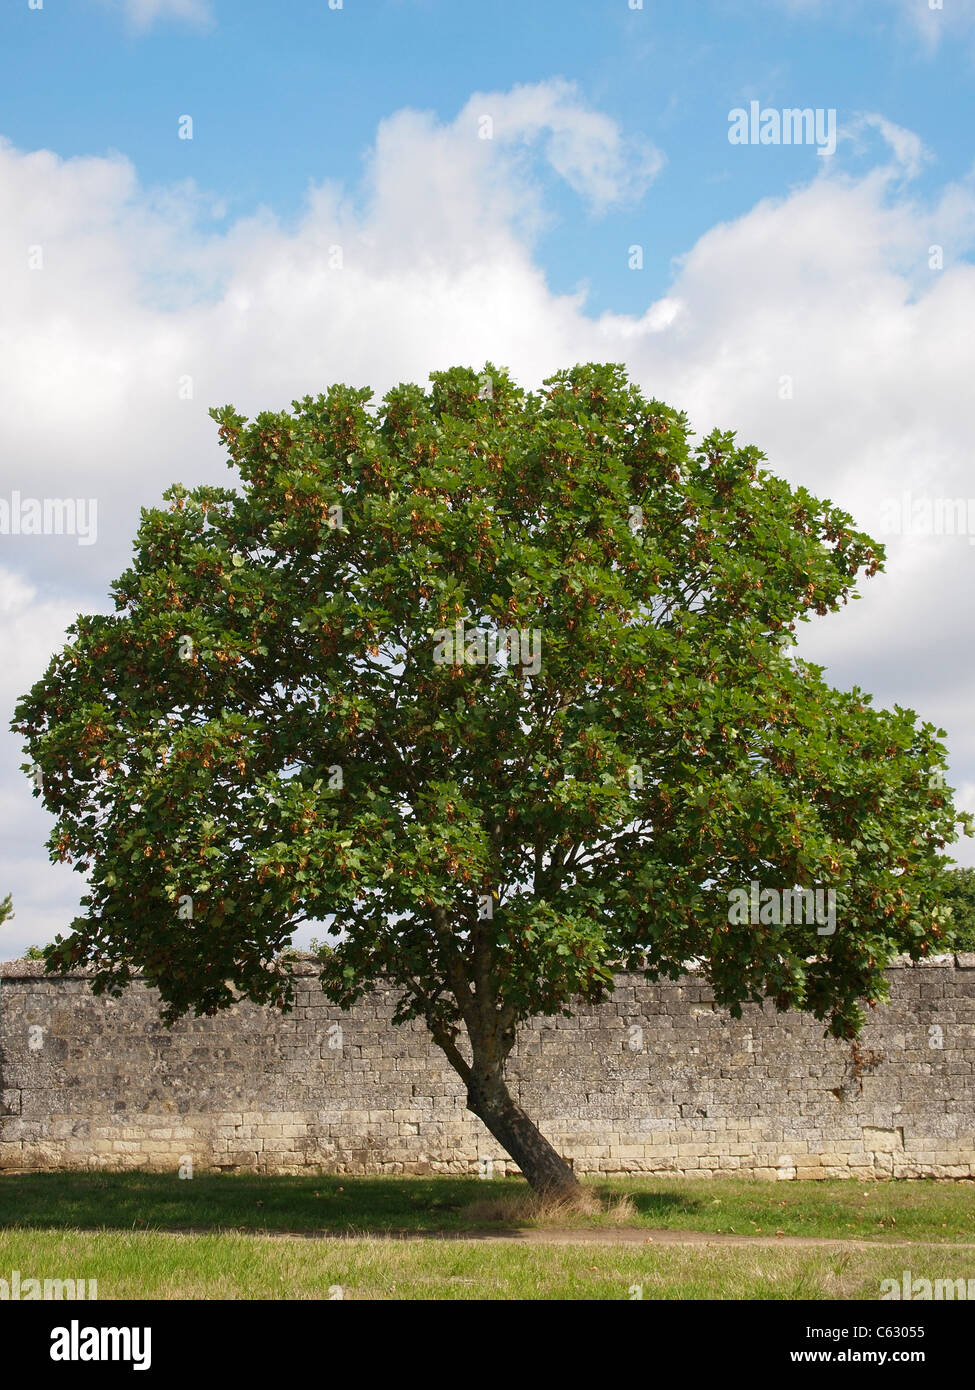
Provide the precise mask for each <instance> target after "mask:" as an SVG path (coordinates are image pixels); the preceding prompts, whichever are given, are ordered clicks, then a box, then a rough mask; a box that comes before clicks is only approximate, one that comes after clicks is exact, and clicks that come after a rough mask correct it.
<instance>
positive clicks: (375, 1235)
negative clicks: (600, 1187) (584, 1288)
mask: <svg viewBox="0 0 975 1390" xmlns="http://www.w3.org/2000/svg"><path fill="white" fill-rule="evenodd" d="M80 1229H84V1228H80ZM98 1229H99V1231H100V1232H103V1231H104V1229H105V1228H104V1227H99V1228H98ZM136 1234H139V1235H158V1236H203V1235H233V1236H255V1237H260V1238H261V1239H263V1240H403V1241H424V1240H444V1241H450V1240H477V1241H483V1242H485V1243H486V1244H521V1245H690V1246H698V1247H700V1246H707V1245H714V1246H718V1245H724V1246H729V1245H730V1246H739V1247H741V1246H769V1245H773V1246H780V1247H791V1248H793V1249H802V1250H815V1249H817V1248H822V1249H824V1250H896V1249H901V1248H903V1249H910V1248H912V1247H916V1246H931V1247H933V1248H935V1249H946V1250H975V1241H938V1240H855V1239H854V1240H844V1239H843V1238H842V1237H837V1236H788V1235H781V1236H777V1235H765V1234H762V1235H751V1236H746V1235H725V1234H722V1233H719V1232H716V1231H674V1230H648V1229H646V1228H644V1227H641V1226H614V1227H606V1226H602V1227H591V1228H585V1227H577V1226H543V1227H534V1226H527V1227H522V1228H520V1229H518V1230H511V1231H498V1230H495V1229H493V1228H489V1229H480V1230H469V1231H403V1230H388V1231H255V1230H252V1229H246V1230H245V1229H242V1228H241V1227H238V1226H220V1227H214V1226H185V1227H184V1226H181V1227H178V1228H175V1229H171V1230H165V1231H161V1230H153V1229H152V1228H145V1229H144V1230H137V1231H136Z"/></svg>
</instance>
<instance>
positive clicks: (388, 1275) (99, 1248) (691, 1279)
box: [0, 1229, 975, 1301]
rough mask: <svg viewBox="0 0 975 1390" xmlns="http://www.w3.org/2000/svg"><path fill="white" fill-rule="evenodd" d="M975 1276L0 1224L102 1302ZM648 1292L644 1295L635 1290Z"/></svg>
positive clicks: (506, 1293) (912, 1264)
mask: <svg viewBox="0 0 975 1390" xmlns="http://www.w3.org/2000/svg"><path fill="white" fill-rule="evenodd" d="M904 1268H909V1269H910V1270H911V1271H912V1274H913V1276H914V1277H915V1278H917V1277H919V1276H923V1277H925V1278H928V1279H931V1280H934V1279H942V1278H943V1279H949V1278H951V1279H959V1278H960V1279H968V1278H970V1277H972V1276H973V1275H975V1260H973V1258H972V1252H971V1251H964V1250H952V1249H951V1248H950V1247H947V1248H945V1247H941V1248H934V1247H930V1246H928V1247H923V1248H919V1247H914V1248H909V1249H908V1250H907V1251H906V1252H904V1253H902V1252H901V1251H899V1250H890V1249H887V1250H883V1249H878V1250H855V1251H842V1250H828V1251H826V1250H823V1249H821V1248H820V1249H817V1250H800V1249H795V1248H788V1249H784V1248H782V1247H779V1248H776V1247H775V1246H755V1247H749V1248H748V1249H746V1250H742V1249H740V1248H735V1249H732V1248H727V1247H713V1246H712V1247H709V1248H689V1247H686V1246H684V1247H680V1246H670V1247H659V1248H656V1249H655V1248H653V1246H651V1245H644V1246H641V1245H637V1246H623V1245H601V1246H578V1245H577V1246H558V1245H551V1244H544V1245H542V1244H538V1245H519V1244H495V1243H491V1244H488V1245H485V1244H484V1243H483V1242H478V1241H477V1240H469V1239H460V1240H456V1241H455V1240H450V1241H441V1240H430V1241H421V1242H415V1241H408V1242H407V1241H402V1240H390V1239H385V1238H383V1237H378V1236H367V1237H363V1238H360V1239H348V1240H331V1239H326V1240H321V1241H308V1240H299V1239H294V1238H278V1237H272V1236H247V1235H238V1234H233V1235H203V1236H185V1235H163V1234H156V1233H148V1232H133V1231H127V1232H122V1231H108V1232H99V1233H94V1232H85V1231H36V1230H24V1229H19V1230H18V1229H12V1230H7V1231H3V1232H0V1277H8V1278H9V1272H10V1271H12V1270H14V1269H17V1270H19V1271H20V1274H21V1278H22V1279H26V1278H40V1279H43V1278H45V1277H48V1278H62V1279H63V1278H75V1279H93V1278H94V1279H97V1280H98V1297H99V1299H116V1298H134V1299H328V1298H330V1297H336V1296H340V1297H342V1298H345V1299H379V1300H396V1299H407V1300H426V1299H450V1300H465V1301H469V1300H479V1299H503V1300H522V1299H531V1300H548V1299H581V1300H582V1299H584V1300H606V1299H616V1300H628V1299H631V1298H633V1297H634V1296H639V1297H642V1298H643V1299H669V1300H685V1301H686V1300H696V1299H713V1298H722V1299H757V1300H769V1299H772V1300H794V1299H861V1298H862V1299H871V1300H876V1299H878V1298H879V1295H880V1284H881V1280H882V1279H897V1280H900V1278H901V1271H902V1269H904ZM637 1290H639V1293H638V1294H637Z"/></svg>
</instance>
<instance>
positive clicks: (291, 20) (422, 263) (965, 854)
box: [0, 0, 975, 954]
mask: <svg viewBox="0 0 975 1390" xmlns="http://www.w3.org/2000/svg"><path fill="white" fill-rule="evenodd" d="M37 3H38V0H35V6H36V4H37ZM973 67H975V0H944V6H943V8H942V9H940V10H939V9H937V8H931V5H930V4H929V0H870V3H865V4H859V5H853V4H849V3H847V2H846V0H712V2H711V3H704V0H695V3H693V4H685V5H675V4H662V3H659V0H644V7H643V9H638V10H632V9H631V8H629V5H628V4H627V0H613V2H612V3H581V0H579V2H575V0H573V2H571V3H570V2H568V0H546V3H540V2H538V0H536V3H526V0H522V3H517V4H516V3H513V0H497V2H496V3H494V4H492V5H490V6H477V5H472V4H463V3H459V2H458V0H451V2H450V3H448V0H368V3H367V0H344V3H343V6H342V8H341V9H340V10H335V9H330V8H329V6H328V4H327V0H289V3H287V4H282V5H275V4H257V3H251V2H250V0H233V3H231V0H71V2H70V3H65V0H43V5H42V6H41V8H36V7H35V8H32V7H31V5H30V4H29V3H28V0H8V3H7V4H5V5H4V6H3V8H2V10H0V304H2V312H0V520H2V514H3V509H4V508H5V507H8V506H12V503H13V498H14V497H15V495H16V496H17V497H28V498H34V499H41V500H43V499H50V498H56V499H64V498H72V499H77V501H78V503H79V504H81V503H82V502H83V503H85V505H86V506H88V505H94V506H95V507H96V508H97V534H92V535H90V537H89V539H90V542H91V543H87V542H85V541H84V540H83V538H82V536H81V534H80V532H78V533H77V534H75V533H68V534H42V535H37V536H34V535H24V534H20V535H16V534H11V533H9V531H4V530H3V528H2V526H0V654H2V656H3V660H2V662H0V712H2V713H3V719H2V720H0V826H2V829H3V834H2V835H0V897H2V896H3V894H4V893H5V892H6V891H8V889H9V890H11V891H12V892H13V894H14V900H15V907H16V910H17V917H16V918H15V919H14V921H13V922H12V923H11V924H8V926H6V927H5V928H4V944H3V946H2V948H0V953H3V954H13V953H14V952H15V951H16V950H17V949H18V948H22V947H23V946H24V945H26V944H28V942H30V941H37V940H48V939H50V938H51V936H53V934H54V933H55V932H56V931H58V930H63V929H64V927H65V926H66V925H67V923H68V922H69V921H70V918H71V916H72V915H73V914H74V912H75V910H76V904H77V899H78V896H79V893H80V892H81V891H82V886H81V884H80V882H79V880H78V878H77V876H75V875H73V874H72V873H71V872H70V871H69V870H68V869H67V868H65V867H63V866H60V867H55V866H52V865H50V864H49V863H48V858H47V853H46V850H45V847H44V842H45V839H46V836H47V834H48V833H49V830H50V820H49V817H48V816H47V813H46V812H45V811H44V810H43V808H42V806H41V805H40V804H39V803H38V802H37V801H36V800H35V799H33V798H32V796H31V791H30V784H29V782H28V781H27V779H26V778H25V777H24V774H23V772H22V771H21V768H20V764H21V761H22V754H21V751H20V748H19V746H18V744H17V742H16V741H15V740H14V738H13V737H12V736H11V735H10V734H9V733H7V732H5V729H6V724H7V720H8V718H9V715H10V713H11V712H12V709H13V705H14V703H15V701H16V700H17V698H18V697H19V696H20V695H21V694H22V693H23V692H24V691H25V690H27V689H28V688H29V687H30V685H31V684H33V682H34V681H35V680H36V679H38V677H39V675H40V674H41V672H42V671H43V669H44V667H45V665H46V664H47V661H48V659H49V657H50V655H51V654H52V652H53V651H54V650H55V649H56V648H57V647H58V646H59V645H60V644H61V642H62V641H63V640H64V631H65V628H66V626H67V625H68V623H69V622H71V621H72V620H73V618H74V617H75V615H76V614H77V613H78V612H79V611H93V610H97V609H102V610H104V609H105V608H106V606H107V592H108V587H109V585H110V583H111V581H112V580H113V579H114V578H115V577H116V576H117V575H118V574H119V573H120V572H121V571H122V570H123V569H124V568H125V566H126V563H127V560H128V556H129V553H130V547H131V540H132V536H133V534H134V531H135V528H136V525H137V523H138V517H139V510H140V508H141V507H144V506H151V505H155V504H157V503H158V501H159V498H160V495H161V493H162V491H163V490H164V489H165V488H166V487H167V486H168V485H169V484H170V483H172V482H173V481H181V482H184V483H186V484H187V485H193V484H196V483H201V482H206V481H215V482H219V483H224V482H226V481H227V471H226V465H225V461H224V458H223V455H222V453H221V451H220V449H219V447H218V445H217V442H216V439H215V430H214V427H213V424H212V421H211V420H210V419H209V415H208V410H209V407H210V406H213V405H222V404H225V403H227V402H228V401H229V402H232V403H234V404H235V405H236V406H238V407H239V408H240V409H241V410H242V411H244V412H245V413H247V414H254V413H255V412H256V411H258V410H261V409H281V408H284V407H286V406H287V405H288V403H289V402H290V401H291V400H292V399H294V398H295V397H299V396H302V395H304V394H305V393H307V392H315V393H317V392H318V391H321V390H324V389H325V388H326V387H327V386H328V385H329V384H330V383H332V382H334V381H346V382H349V383H351V384H354V385H357V386H361V385H366V384H368V385H371V386H372V387H373V388H374V389H375V390H376V391H377V392H381V391H384V390H386V389H387V388H388V387H389V386H391V385H393V384H394V383H395V382H397V381H402V380H414V381H421V382H423V381H425V380H426V378H427V376H428V374H429V372H431V371H433V370H439V369H442V368H445V367H448V366H450V365H455V364H458V363H461V364H467V365H474V366H479V365H481V364H483V363H484V362H485V361H487V360H491V361H493V362H495V363H497V364H499V365H504V366H507V367H509V368H510V369H511V370H512V372H513V373H514V375H515V376H516V378H518V379H519V380H520V381H522V382H523V383H524V384H525V385H528V386H537V385H538V384H539V383H540V381H541V380H542V378H543V377H545V376H547V375H550V374H551V373H552V372H554V371H556V370H558V369H559V368H561V367H565V366H569V365H571V364H572V363H574V362H577V361H594V360H603V361H607V360H609V361H619V362H624V363H625V364H626V366H627V368H628V370H629V371H630V373H631V375H632V376H633V378H634V379H635V380H637V381H638V382H639V383H640V385H641V386H642V387H643V389H644V390H645V391H646V392H647V393H649V394H652V395H655V396H657V397H659V398H661V399H663V400H666V401H668V402H669V403H670V404H672V405H675V406H677V407H679V408H681V409H684V410H685V411H687V413H688V415H689V418H690V420H691V423H692V425H693V426H694V428H695V429H696V430H697V431H698V432H705V431H708V430H710V429H712V428H713V427H715V426H719V427H721V428H725V429H733V430H736V431H737V432H738V434H739V437H740V438H741V439H742V440H743V441H747V442H751V443H755V444H757V445H758V446H759V447H760V448H762V449H763V450H764V451H765V453H766V454H767V456H768V459H769V466H770V467H772V468H773V469H774V470H775V471H776V472H778V473H780V474H781V475H782V476H784V477H786V478H787V479H788V480H789V481H790V482H791V483H793V484H794V485H798V484H803V485H805V486H807V487H808V488H810V490H812V491H813V492H814V493H816V494H817V495H821V496H828V497H830V498H832V500H833V501H834V502H835V503H837V504H838V505H841V506H843V507H844V508H846V509H847V510H849V511H851V512H852V513H853V515H854V516H855V518H856V519H857V521H858V523H859V524H860V525H862V526H863V527H864V529H866V530H868V531H870V532H872V533H873V534H874V535H876V536H877V537H878V538H879V539H881V540H883V541H884V542H885V543H886V544H887V547H888V553H889V560H888V570H887V574H886V575H885V576H884V577H883V578H878V579H874V580H871V581H869V583H866V584H864V585H863V588H862V592H863V599H862V601H861V602H859V603H856V604H851V605H850V606H849V608H847V609H844V610H843V611H842V613H840V614H838V615H835V616H830V617H829V618H828V619H824V620H823V621H822V622H821V623H818V624H815V625H813V626H812V627H810V628H809V629H807V630H806V632H805V634H804V636H803V640H802V645H801V652H802V654H803V655H805V656H807V657H809V658H810V659H813V660H816V661H819V662H822V663H823V664H825V665H826V666H827V669H828V673H829V675H830V678H831V679H832V680H833V681H834V683H835V684H837V685H839V686H842V687H849V686H851V685H853V684H859V685H861V686H862V687H864V688H865V689H867V690H870V691H872V692H873V694H874V696H875V700H876V702H877V703H878V704H881V705H887V706H890V705H892V704H894V703H898V704H901V705H906V706H908V707H910V708H913V709H915V710H917V711H918V712H919V713H921V714H922V716H923V717H924V718H926V719H929V720H931V721H932V722H934V723H935V724H936V725H938V726H939V727H942V728H945V729H946V731H947V740H946V741H947V744H948V747H949V751H950V756H951V774H952V780H953V783H954V785H955V786H956V787H957V788H958V797H957V799H958V802H959V804H960V805H961V806H962V807H963V808H964V809H967V810H973V811H975V723H973V721H972V719H971V709H972V690H973V685H975V640H973V636H975V634H973V630H972V629H973V618H972V616H971V611H970V609H971V604H970V599H969V594H970V593H971V590H972V581H973V566H975V544H973V542H975V487H973V485H972V447H971V435H972V428H971V406H970V401H971V399H972V381H973V379H975V354H973V349H972V328H971V325H972V323H973V321H975V265H973V253H975V134H973V133H975V120H973V114H975V113H973V100H972V90H973V75H975V72H973ZM752 101H757V102H758V103H759V104H760V107H761V108H765V109H769V110H772V111H781V110H784V109H787V108H806V107H808V108H810V109H813V110H817V109H818V110H820V111H822V112H826V111H829V110H832V109H835V112H836V120H837V125H838V140H837V146H836V151H835V153H834V154H833V155H831V156H829V157H823V156H821V155H820V154H819V153H818V152H817V149H816V148H815V146H814V145H810V144H790V145H785V144H780V145H775V144H758V145H747V146H739V145H733V144H731V143H730V142H729V139H728V133H729V113H730V112H731V111H732V110H733V109H734V108H737V107H748V105H749V103H750V102H752ZM187 115H188V116H190V117H192V121H193V138H192V140H182V139H179V138H178V131H179V124H178V123H179V120H180V118H181V117H182V116H187ZM485 115H488V116H490V118H491V121H492V122H493V125H492V127H491V131H490V133H491V139H490V140H485V139H482V138H481V127H480V122H481V120H482V118H483V117H484V116H485ZM632 246H639V247H640V248H641V249H642V260H643V267H642V269H639V270H634V269H631V268H630V265H629V260H630V255H629V250H630V248H631V247H632ZM336 253H338V254H337V256H336ZM969 494H972V498H971V499H969ZM905 496H906V497H907V498H908V503H907V504H906V505H907V510H906V511H903V509H902V513H901V512H898V513H897V514H898V515H901V514H903V515H904V516H909V515H913V513H912V512H911V505H912V502H911V499H916V498H933V499H934V500H935V501H937V500H938V499H941V500H942V501H943V500H945V499H962V501H966V500H967V501H968V506H969V517H970V526H969V529H968V532H966V533H964V534H960V535H958V534H941V533H931V532H930V531H928V532H925V531H924V530H923V529H922V528H920V527H919V526H917V525H914V524H909V525H906V526H901V527H900V529H899V530H896V531H892V532H891V533H890V534H888V533H887V531H885V530H884V528H885V527H887V528H888V530H890V517H891V515H892V512H891V502H892V499H895V500H896V501H897V505H898V507H900V502H901V499H903V498H905ZM955 853H956V856H957V858H958V860H959V862H963V863H972V864H975V843H973V842H972V841H966V842H962V843H961V844H960V845H959V846H958V847H957V848H956V850H955Z"/></svg>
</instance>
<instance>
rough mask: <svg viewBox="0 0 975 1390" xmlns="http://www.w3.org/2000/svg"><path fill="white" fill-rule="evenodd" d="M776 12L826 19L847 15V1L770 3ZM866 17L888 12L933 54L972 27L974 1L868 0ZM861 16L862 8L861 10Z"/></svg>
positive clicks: (785, 0) (776, 0) (974, 22)
mask: <svg viewBox="0 0 975 1390" xmlns="http://www.w3.org/2000/svg"><path fill="white" fill-rule="evenodd" d="M770 3H771V4H773V5H775V6H776V7H777V8H779V9H784V10H787V11H789V12H791V13H792V14H798V15H802V14H810V13H811V14H816V13H821V14H823V15H824V16H829V15H830V13H831V12H832V14H834V15H835V14H837V13H839V12H840V11H841V10H842V11H843V12H845V14H846V15H849V14H850V6H849V0H770ZM863 8H865V9H866V10H867V16H868V17H869V18H871V19H872V18H874V17H875V16H876V15H877V13H878V12H879V13H884V12H887V13H889V14H890V15H891V16H892V17H893V18H894V19H895V20H896V21H897V22H898V23H899V24H901V25H902V26H903V28H904V30H905V31H906V32H907V33H908V34H910V35H911V36H913V37H920V38H921V39H922V40H923V42H924V45H925V47H926V49H927V50H928V51H929V52H933V51H934V50H935V49H936V48H937V47H938V45H939V44H940V43H941V40H942V39H943V38H946V37H948V36H950V35H952V34H958V33H965V32H966V31H969V30H971V29H972V28H973V27H975V0H943V4H935V5H934V6H932V5H931V4H930V3H929V0H871V3H870V5H869V6H868V7H863ZM861 13H862V9H861Z"/></svg>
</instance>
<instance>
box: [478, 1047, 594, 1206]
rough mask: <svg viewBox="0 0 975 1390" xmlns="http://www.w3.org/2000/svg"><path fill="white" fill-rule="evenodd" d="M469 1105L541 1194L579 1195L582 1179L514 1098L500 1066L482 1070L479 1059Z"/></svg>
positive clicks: (535, 1190)
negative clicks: (580, 1179)
mask: <svg viewBox="0 0 975 1390" xmlns="http://www.w3.org/2000/svg"><path fill="white" fill-rule="evenodd" d="M467 1108H468V1109H469V1110H472V1111H473V1112H474V1114H475V1115H476V1116H477V1117H478V1119H480V1120H482V1121H483V1122H484V1124H485V1125H486V1126H487V1128H488V1129H489V1130H490V1132H491V1133H492V1134H493V1135H494V1137H495V1139H497V1141H498V1143H499V1144H500V1145H501V1147H502V1148H503V1149H504V1150H505V1151H506V1152H507V1153H509V1154H510V1155H511V1157H512V1158H513V1159H514V1161H515V1162H516V1163H517V1165H518V1167H519V1168H520V1169H521V1171H522V1173H523V1174H524V1176H525V1178H526V1179H527V1181H528V1183H529V1186H530V1187H531V1188H532V1190H533V1191H534V1192H536V1193H538V1195H539V1196H545V1197H570V1198H574V1197H576V1196H578V1194H579V1191H580V1183H579V1179H578V1178H577V1177H576V1175H575V1173H573V1171H572V1169H571V1168H570V1167H569V1165H568V1163H566V1161H565V1159H564V1158H561V1157H560V1156H559V1154H558V1153H557V1152H556V1151H555V1149H553V1148H552V1145H551V1144H550V1143H549V1142H548V1140H547V1139H546V1138H545V1136H544V1135H543V1134H541V1133H540V1132H539V1129H538V1126H537V1125H536V1124H535V1123H534V1122H533V1121H532V1120H530V1119H529V1118H528V1116H527V1115H526V1114H525V1112H524V1110H522V1109H520V1107H519V1106H517V1105H516V1104H515V1103H514V1101H513V1100H512V1099H511V1096H510V1094H509V1092H508V1087H507V1085H506V1084H505V1080H504V1076H503V1074H502V1073H501V1071H500V1069H499V1068H495V1067H492V1068H483V1069H481V1068H478V1067H477V1064H476V1061H475V1065H474V1066H473V1067H472V1068H471V1071H470V1075H469V1077H468V1079H467Z"/></svg>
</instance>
